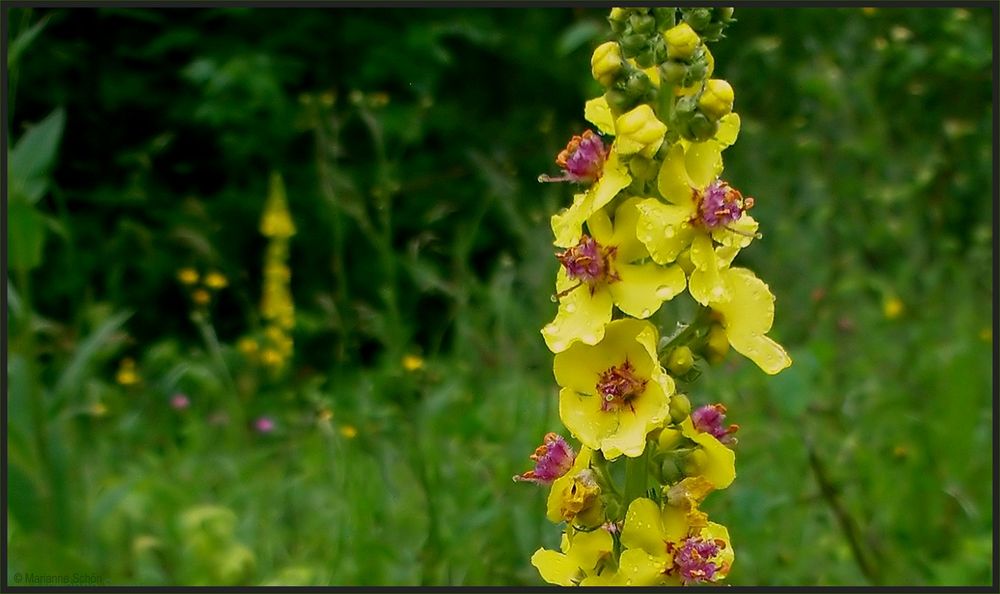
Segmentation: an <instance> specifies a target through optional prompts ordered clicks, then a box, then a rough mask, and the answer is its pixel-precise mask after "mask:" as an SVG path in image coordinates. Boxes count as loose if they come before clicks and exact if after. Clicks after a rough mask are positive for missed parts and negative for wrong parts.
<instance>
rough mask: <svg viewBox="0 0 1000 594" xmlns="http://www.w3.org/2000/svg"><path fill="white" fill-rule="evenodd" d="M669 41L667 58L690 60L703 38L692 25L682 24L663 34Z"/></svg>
mask: <svg viewBox="0 0 1000 594" xmlns="http://www.w3.org/2000/svg"><path fill="white" fill-rule="evenodd" d="M663 37H664V39H666V41H667V56H668V57H669V58H670V59H672V60H688V59H690V58H691V57H692V56H694V51H695V50H696V49H698V46H699V45H701V38H700V37H698V34H697V33H695V32H694V29H692V28H691V25H688V24H687V23H681V24H679V25H677V26H675V27H672V28H670V29H667V30H666V31H665V32H664V33H663Z"/></svg>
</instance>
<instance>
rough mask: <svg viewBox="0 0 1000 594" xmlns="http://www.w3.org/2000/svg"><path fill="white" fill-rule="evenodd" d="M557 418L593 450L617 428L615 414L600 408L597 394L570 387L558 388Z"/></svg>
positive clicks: (599, 447)
mask: <svg viewBox="0 0 1000 594" xmlns="http://www.w3.org/2000/svg"><path fill="white" fill-rule="evenodd" d="M559 418H560V419H562V422H563V425H566V428H567V429H569V430H570V432H571V433H572V434H573V437H575V438H577V439H578V440H580V443H582V444H583V445H585V446H587V447H588V448H592V449H595V450H599V449H601V443H602V442H603V440H604V437H605V436H606V435H608V434H610V433H612V432H614V430H615V429H617V428H618V418H617V416H616V415H613V414H608V413H606V412H604V411H602V410H601V398H600V397H599V396H595V395H592V394H591V395H588V394H580V393H578V392H577V391H576V390H572V389H570V388H563V389H562V390H559ZM553 488H554V485H553Z"/></svg>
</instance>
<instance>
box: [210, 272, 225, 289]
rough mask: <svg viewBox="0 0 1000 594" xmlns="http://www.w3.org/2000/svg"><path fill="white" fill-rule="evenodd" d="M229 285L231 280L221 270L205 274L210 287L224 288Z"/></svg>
mask: <svg viewBox="0 0 1000 594" xmlns="http://www.w3.org/2000/svg"><path fill="white" fill-rule="evenodd" d="M228 285H229V280H227V279H226V277H225V276H224V275H223V274H222V273H219V272H214V271H213V272H209V273H208V274H206V275H205V286H206V287H208V288H209V289H224V288H225V287H226V286H228Z"/></svg>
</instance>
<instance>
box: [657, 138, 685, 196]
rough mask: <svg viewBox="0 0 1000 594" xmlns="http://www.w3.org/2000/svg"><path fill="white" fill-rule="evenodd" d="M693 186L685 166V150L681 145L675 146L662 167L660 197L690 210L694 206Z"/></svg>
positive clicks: (658, 183)
mask: <svg viewBox="0 0 1000 594" xmlns="http://www.w3.org/2000/svg"><path fill="white" fill-rule="evenodd" d="M692 185H693V183H692V181H691V178H690V177H688V170H687V166H686V165H685V158H684V149H683V148H682V147H681V146H680V145H674V146H673V147H671V149H670V152H669V153H667V156H666V158H664V159H663V165H661V166H660V173H659V174H658V176H657V178H656V188H657V189H658V190H659V191H660V195H661V196H663V197H664V198H666V199H667V200H669V201H670V202H673V203H674V204H677V205H679V206H687V207H689V209H690V208H693V206H694V205H693V200H692V196H691V187H692Z"/></svg>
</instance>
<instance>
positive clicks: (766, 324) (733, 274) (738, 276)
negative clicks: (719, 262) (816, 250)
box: [692, 268, 792, 375]
mask: <svg viewBox="0 0 1000 594" xmlns="http://www.w3.org/2000/svg"><path fill="white" fill-rule="evenodd" d="M719 276H720V278H721V282H722V284H723V286H724V289H723V291H722V294H723V296H724V297H723V298H722V299H721V300H719V301H715V300H709V302H708V306H709V307H711V308H712V309H713V310H714V311H715V312H716V313H717V314H719V315H720V316H721V318H722V327H723V328H724V329H725V331H726V338H727V339H728V340H729V344H730V346H732V347H733V349H734V350H736V352H738V353H740V354H741V355H743V356H745V357H746V358H748V359H750V360H751V361H753V362H754V363H756V364H757V366H758V367H760V368H761V369H762V370H763V371H764V373H768V374H771V375H774V374H776V373H778V372H779V371H781V370H782V369H784V368H786V367H788V366H789V365H791V364H792V359H791V357H789V356H788V353H787V352H785V349H784V347H782V346H781V345H780V344H778V343H777V342H775V341H774V340H772V339H771V338H768V337H767V336H765V334H767V332H768V331H770V330H771V325H772V324H773V323H774V294H773V293H771V290H770V288H768V286H767V283H765V282H764V281H762V280H760V279H759V278H757V277H756V276H755V275H754V273H753V272H751V271H750V270H748V269H746V268H726V269H724V270H722V271H720V272H719ZM692 293H693V291H692Z"/></svg>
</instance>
